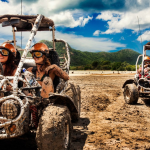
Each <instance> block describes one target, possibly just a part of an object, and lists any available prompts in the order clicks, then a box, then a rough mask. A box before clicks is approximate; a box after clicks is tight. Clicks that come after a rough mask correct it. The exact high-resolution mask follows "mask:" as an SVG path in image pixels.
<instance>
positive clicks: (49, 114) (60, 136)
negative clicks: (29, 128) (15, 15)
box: [36, 105, 72, 150]
mask: <svg viewBox="0 0 150 150" xmlns="http://www.w3.org/2000/svg"><path fill="white" fill-rule="evenodd" d="M71 131H72V124H71V117H70V112H69V110H68V108H67V107H66V106H61V105H56V106H48V107H47V108H46V109H45V111H44V112H43V115H42V117H41V118H40V121H39V126H38V129H37V134H36V142H37V146H38V148H39V149H40V150H54V149H56V150H57V149H58V150H59V149H61V150H68V149H69V147H70V144H71Z"/></svg>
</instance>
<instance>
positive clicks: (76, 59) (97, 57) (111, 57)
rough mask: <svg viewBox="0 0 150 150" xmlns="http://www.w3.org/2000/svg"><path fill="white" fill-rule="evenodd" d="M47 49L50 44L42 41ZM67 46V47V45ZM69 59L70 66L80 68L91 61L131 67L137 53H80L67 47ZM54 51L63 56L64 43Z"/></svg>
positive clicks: (127, 51)
mask: <svg viewBox="0 0 150 150" xmlns="http://www.w3.org/2000/svg"><path fill="white" fill-rule="evenodd" d="M40 42H44V43H45V44H46V45H47V46H48V47H49V48H52V42H51V41H47V40H42V41H40ZM68 46H69V45H68ZM69 50H70V57H71V66H82V65H88V64H92V62H93V61H99V62H100V61H105V60H108V61H110V62H124V61H126V62H127V63H129V64H131V65H135V63H136V59H137V57H138V55H140V54H139V53H138V52H135V51H133V50H131V49H122V50H120V51H118V52H97V53H93V52H82V51H80V50H75V49H73V48H71V47H70V46H69ZM56 51H57V53H58V54H59V56H63V54H64V52H65V44H64V43H56Z"/></svg>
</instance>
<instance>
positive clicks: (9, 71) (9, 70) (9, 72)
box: [4, 53, 17, 76]
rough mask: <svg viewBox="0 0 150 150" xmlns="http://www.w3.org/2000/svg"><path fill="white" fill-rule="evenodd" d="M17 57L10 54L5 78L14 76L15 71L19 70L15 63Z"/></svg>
mask: <svg viewBox="0 0 150 150" xmlns="http://www.w3.org/2000/svg"><path fill="white" fill-rule="evenodd" d="M14 60H15V56H14V55H13V54H12V53H9V55H8V60H7V61H6V63H5V64H6V68H5V71H4V75H5V76H12V73H13V71H14V69H16V68H17V65H16V64H15V62H14Z"/></svg>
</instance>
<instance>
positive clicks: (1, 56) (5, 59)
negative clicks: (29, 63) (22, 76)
mask: <svg viewBox="0 0 150 150" xmlns="http://www.w3.org/2000/svg"><path fill="white" fill-rule="evenodd" d="M15 57H16V49H15V47H14V46H13V45H12V44H10V43H7V42H4V43H3V44H2V45H1V46H0V62H1V63H2V65H3V71H4V75H5V76H14V75H15V72H16V70H17V65H16V64H15Z"/></svg>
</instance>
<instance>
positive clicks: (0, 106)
mask: <svg viewBox="0 0 150 150" xmlns="http://www.w3.org/2000/svg"><path fill="white" fill-rule="evenodd" d="M0 23H1V24H2V27H5V26H12V31H13V40H12V41H7V42H13V43H14V46H15V47H16V48H17V46H16V35H15V33H16V32H23V31H30V32H31V33H30V37H29V39H28V42H27V44H26V47H25V49H22V50H23V54H22V56H20V53H19V51H17V56H16V63H17V64H18V68H17V71H16V73H15V75H14V76H4V75H3V68H2V65H0V67H1V75H0V139H7V138H14V137H18V136H21V135H23V134H25V133H27V132H29V131H30V130H33V129H34V130H35V131H36V141H37V146H38V148H39V149H41V150H48V149H61V150H63V149H69V147H70V144H71V130H72V122H76V121H78V119H79V117H80V105H81V102H80V100H81V97H80V88H79V86H78V85H75V84H73V83H68V81H66V82H64V81H63V80H62V79H59V78H58V77H55V79H54V83H53V84H54V88H55V92H54V93H50V95H49V99H48V100H47V101H42V99H41V97H40V96H39V92H40V90H41V86H40V85H38V84H36V85H34V86H33V85H32V86H31V85H30V84H29V83H28V81H27V80H25V78H24V73H23V72H22V68H23V67H24V68H28V67H32V66H35V63H34V61H33V59H28V58H27V54H28V52H29V51H30V46H31V43H32V41H33V38H34V36H35V35H36V33H37V31H51V32H52V43H53V47H52V48H50V49H49V58H50V60H51V64H57V65H58V66H60V67H61V68H62V69H63V70H64V71H66V72H67V73H68V74H69V67H70V54H69V48H68V45H67V43H66V42H65V41H64V40H57V39H55V26H54V22H53V21H52V20H51V19H49V18H46V17H44V16H43V15H9V14H7V15H3V16H0ZM43 37H44V36H43ZM56 42H63V43H64V47H65V49H66V51H64V55H63V56H62V57H58V54H57V52H56V48H55V47H56V46H55V43H56ZM11 80H13V82H11ZM7 85H11V86H12V88H13V90H12V91H7V89H6V87H7ZM25 91H30V92H31V93H32V95H33V96H27V95H26V94H25V93H26V92H25Z"/></svg>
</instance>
